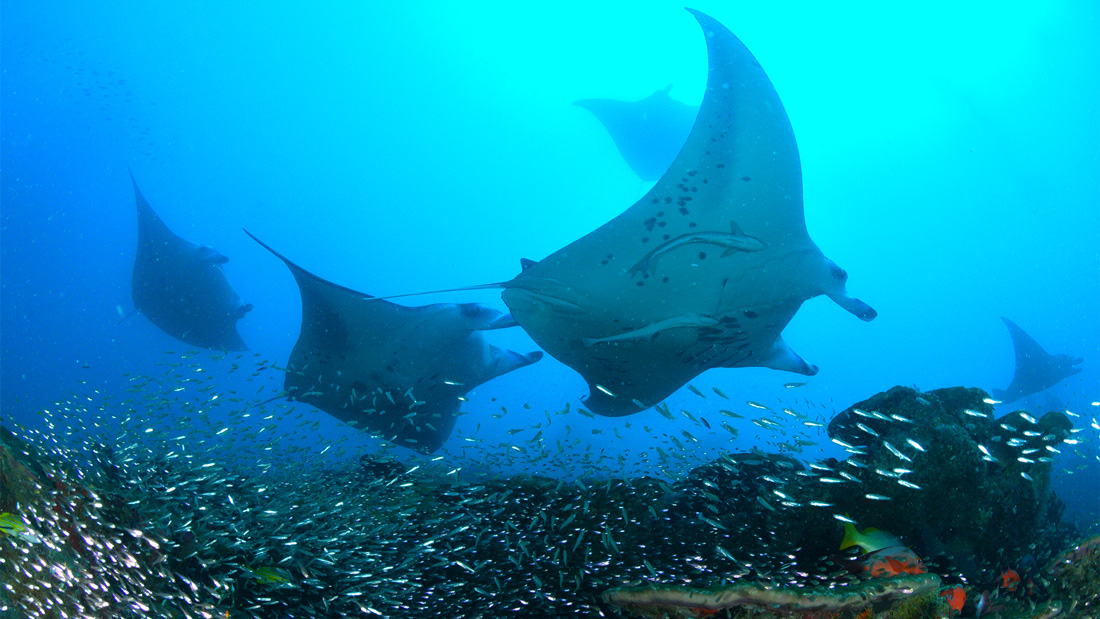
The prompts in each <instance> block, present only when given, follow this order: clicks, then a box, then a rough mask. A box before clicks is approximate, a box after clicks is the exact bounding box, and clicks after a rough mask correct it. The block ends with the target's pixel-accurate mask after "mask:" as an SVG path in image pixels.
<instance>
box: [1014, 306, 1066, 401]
mask: <svg viewBox="0 0 1100 619" xmlns="http://www.w3.org/2000/svg"><path fill="white" fill-rule="evenodd" d="M1001 320H1003V321H1004V323H1005V326H1006V327H1008V332H1009V334H1011V335H1012V346H1013V347H1014V348H1015V349H1016V374H1015V375H1014V376H1013V377H1012V382H1011V383H1009V385H1008V388H1006V389H1004V390H1001V389H994V390H993V397H994V398H995V399H997V400H1000V401H1001V402H1004V403H1006V404H1007V403H1009V402H1015V401H1016V400H1019V399H1020V398H1023V397H1026V396H1029V395H1032V394H1034V393H1039V392H1040V391H1045V390H1046V389H1049V388H1051V387H1053V386H1054V385H1057V384H1058V383H1060V382H1062V381H1063V380H1065V379H1066V378H1069V377H1070V376H1073V375H1074V374H1077V373H1078V372H1080V371H1081V368H1079V367H1076V366H1078V365H1080V364H1082V363H1084V361H1085V360H1084V359H1082V358H1081V357H1071V356H1069V355H1052V354H1050V353H1048V352H1047V351H1045V350H1043V347H1042V346H1040V345H1039V342H1036V341H1035V340H1034V339H1033V338H1032V337H1031V336H1030V335H1028V334H1027V333H1025V332H1024V330H1023V329H1021V328H1020V327H1019V326H1018V325H1017V324H1016V323H1014V322H1012V321H1011V320H1009V319H1007V318H1005V317H1004V316H1002V317H1001Z"/></svg>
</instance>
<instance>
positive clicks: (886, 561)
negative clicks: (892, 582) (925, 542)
mask: <svg viewBox="0 0 1100 619" xmlns="http://www.w3.org/2000/svg"><path fill="white" fill-rule="evenodd" d="M859 562H860V564H861V565H862V566H863V568H864V570H865V571H867V572H868V573H870V575H871V578H890V577H891V576H900V575H902V574H924V573H926V572H927V571H928V570H926V569H925V568H924V563H923V562H922V561H921V560H920V557H918V556H917V553H915V552H913V551H912V550H909V549H908V548H906V547H905V546H890V547H888V548H882V549H880V550H876V551H875V552H869V553H867V554H865V555H863V556H862V557H860V558H859Z"/></svg>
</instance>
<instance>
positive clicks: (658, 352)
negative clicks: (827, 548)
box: [467, 9, 876, 416]
mask: <svg viewBox="0 0 1100 619" xmlns="http://www.w3.org/2000/svg"><path fill="white" fill-rule="evenodd" d="M689 11H691V9H689ZM691 13H692V14H693V15H694V16H695V18H696V19H697V20H698V21H699V24H700V25H701V26H702V28H703V32H704V34H705V35H706V41H707V51H708V56H709V59H710V71H709V75H708V78H707V89H706V93H705V94H704V96H703V103H702V106H701V108H700V110H699V116H698V118H697V119H696V120H695V125H694V127H693V128H692V130H691V134H690V135H689V136H688V138H687V142H686V143H685V144H684V147H683V149H682V150H681V151H680V154H679V155H678V156H677V157H676V160H675V161H674V162H673V163H672V165H671V166H670V167H669V169H668V171H666V172H665V174H664V176H662V177H661V179H660V180H659V181H658V182H657V183H656V185H654V187H653V189H651V190H650V191H649V193H647V194H646V195H645V196H644V197H643V198H642V199H641V200H639V201H638V202H637V203H636V204H635V205H634V206H631V207H630V208H628V209H627V210H626V211H625V212H623V213H622V214H620V215H619V216H617V217H615V218H614V219H612V220H611V221H609V222H607V223H606V224H604V225H603V226H601V227H599V228H598V229H596V230H595V231H593V232H591V233H589V234H588V235H586V236H584V237H582V238H580V239H578V240H577V241H574V242H573V243H570V244H569V245H567V246H566V247H564V248H562V249H560V250H558V251H556V252H554V253H553V254H551V255H550V256H548V257H546V258H545V259H543V260H541V261H540V262H537V263H530V262H529V263H527V264H525V266H524V269H523V271H522V272H521V273H520V274H519V275H518V276H517V277H516V278H515V279H512V280H510V281H507V282H501V283H497V284H486V285H482V286H474V287H470V288H489V287H503V288H504V292H503V298H504V302H505V303H506V304H507V305H508V307H509V308H510V309H511V310H512V315H513V316H514V317H515V319H516V322H518V323H519V325H520V326H521V327H523V329H524V330H525V331H527V333H528V334H529V335H530V336H531V337H532V338H533V339H534V340H535V342H536V343H538V345H539V346H541V347H542V348H543V349H544V350H545V351H546V352H548V353H550V354H551V355H553V356H554V357H555V358H557V359H558V360H560V361H562V362H563V363H565V364H566V365H568V366H570V367H571V368H573V369H574V370H576V371H577V372H579V373H580V374H581V375H582V376H583V377H584V379H585V380H586V381H587V382H588V386H589V393H590V395H589V398H588V400H587V405H588V407H589V408H590V409H591V410H592V411H594V412H596V413H600V414H602V415H610V416H620V415H629V414H631V413H636V412H638V411H641V410H643V409H645V408H648V407H650V406H653V405H655V404H657V403H659V402H660V401H661V400H663V399H664V398H665V397H667V396H668V395H670V394H671V393H672V392H674V391H676V390H677V389H679V388H680V387H681V386H683V385H684V384H685V383H687V382H688V381H689V380H691V379H692V378H693V377H695V376H697V375H698V374H700V373H702V372H703V371H705V370H707V369H710V368H719V367H724V368H736V367H767V368H773V369H777V370H785V371H789V372H796V373H799V374H805V375H813V374H815V373H816V372H817V368H816V367H814V366H812V365H810V364H808V363H806V362H805V361H803V360H802V359H801V358H800V357H799V356H798V355H797V354H795V353H794V351H793V350H791V349H790V348H789V347H788V346H787V344H786V343H785V342H784V341H783V339H782V337H781V335H780V334H781V333H782V331H783V328H784V327H786V325H787V323H788V322H790V320H791V318H792V317H794V314H795V312H797V311H798V308H799V307H800V306H801V305H802V303H803V302H804V301H806V300H807V299H810V298H813V297H816V296H818V295H822V294H824V295H828V296H829V298H831V299H832V300H833V301H835V302H836V303H838V304H839V305H840V306H841V307H843V308H844V309H846V310H848V311H849V312H851V313H852V314H855V315H856V316H858V317H859V318H861V319H863V320H872V319H874V317H875V315H876V313H875V310H873V309H872V308H871V307H870V306H868V305H867V304H866V303H863V302H862V301H860V300H858V299H855V298H852V297H850V296H848V294H847V292H846V291H845V281H846V280H847V279H848V274H847V273H845V271H844V270H843V269H841V268H840V267H839V266H837V265H836V264H835V263H833V261H831V260H829V259H828V258H826V257H825V256H824V255H823V254H822V253H821V250H820V249H818V247H817V245H815V244H814V242H813V241H812V240H811V239H810V236H809V234H808V233H807V232H806V221H805V217H804V215H803V211H802V170H801V167H800V164H799V160H798V147H797V146H796V145H795V139H794V132H793V130H792V129H791V123H790V121H789V120H788V119H787V114H786V112H785V111H784V110H783V104H782V103H781V102H780V101H779V96H778V95H777V94H776V92H775V89H774V88H773V87H772V84H771V82H770V81H769V80H768V76H767V75H765V74H764V70H763V69H762V68H761V67H760V64H759V63H758V62H757V61H756V59H755V58H753V56H752V54H751V53H749V50H748V49H746V48H745V46H744V45H743V44H742V43H741V41H739V40H738V39H737V37H735V36H734V35H733V34H732V33H731V32H730V31H729V30H727V29H726V28H725V27H724V26H722V25H721V24H720V23H718V22H717V21H715V20H714V19H712V18H711V17H709V16H707V15H704V14H702V13H699V12H697V11H691ZM470 288H467V289H470Z"/></svg>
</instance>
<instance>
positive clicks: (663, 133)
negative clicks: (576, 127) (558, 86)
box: [573, 84, 699, 181]
mask: <svg viewBox="0 0 1100 619" xmlns="http://www.w3.org/2000/svg"><path fill="white" fill-rule="evenodd" d="M671 90H672V84H669V85H668V86H666V87H665V88H664V90H658V91H656V92H654V93H653V94H651V95H649V96H648V97H646V98H645V99H642V100H640V101H619V100H617V99H581V100H579V101H574V102H573V105H576V106H579V107H583V108H584V109H586V110H588V111H589V112H592V114H593V115H594V116H595V117H596V118H597V119H598V120H599V121H600V123H601V124H603V126H604V128H605V129H607V133H608V135H610V136H611V140H612V141H613V142H615V146H616V148H618V149H619V154H621V155H622V157H623V160H624V161H626V164H627V165H628V166H630V169H631V170H634V173H635V174H637V175H638V178H640V179H642V180H643V181H655V180H657V179H659V178H661V175H662V174H664V173H665V170H667V169H668V166H669V165H670V164H671V163H672V161H673V160H674V159H675V158H676V154H677V153H679V152H680V147H682V146H683V145H684V140H685V139H687V136H688V133H689V132H691V125H692V124H693V123H694V122H695V116H696V114H698V112H699V108H698V107H696V106H692V105H688V104H686V103H681V102H679V101H677V100H676V99H673V98H672V97H670V96H669V95H668V93H669V91H671Z"/></svg>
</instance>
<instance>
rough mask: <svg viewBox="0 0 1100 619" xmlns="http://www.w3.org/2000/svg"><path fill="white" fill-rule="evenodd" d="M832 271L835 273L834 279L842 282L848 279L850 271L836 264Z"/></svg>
mask: <svg viewBox="0 0 1100 619" xmlns="http://www.w3.org/2000/svg"><path fill="white" fill-rule="evenodd" d="M832 273H833V279H835V280H836V281H838V282H840V283H844V282H846V281H848V272H847V271H845V270H844V269H842V268H840V267H838V266H837V265H835V264H834V265H833V267H832Z"/></svg>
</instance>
